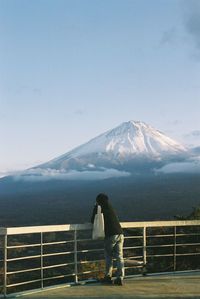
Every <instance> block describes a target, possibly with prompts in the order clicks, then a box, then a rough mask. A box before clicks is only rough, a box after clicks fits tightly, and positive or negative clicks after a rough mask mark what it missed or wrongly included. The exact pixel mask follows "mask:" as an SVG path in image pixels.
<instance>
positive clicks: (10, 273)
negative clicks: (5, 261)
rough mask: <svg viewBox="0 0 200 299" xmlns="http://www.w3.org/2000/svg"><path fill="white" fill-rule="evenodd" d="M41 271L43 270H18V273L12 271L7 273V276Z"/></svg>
mask: <svg viewBox="0 0 200 299" xmlns="http://www.w3.org/2000/svg"><path fill="white" fill-rule="evenodd" d="M38 270H41V268H33V269H23V270H17V271H11V272H7V275H13V274H19V273H25V272H34V271H38Z"/></svg>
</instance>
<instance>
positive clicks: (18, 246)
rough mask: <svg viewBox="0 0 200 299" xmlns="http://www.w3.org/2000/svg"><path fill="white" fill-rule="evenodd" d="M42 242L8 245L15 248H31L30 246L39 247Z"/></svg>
mask: <svg viewBox="0 0 200 299" xmlns="http://www.w3.org/2000/svg"><path fill="white" fill-rule="evenodd" d="M39 246H41V244H28V245H26V244H25V245H12V246H7V249H15V248H29V247H39Z"/></svg>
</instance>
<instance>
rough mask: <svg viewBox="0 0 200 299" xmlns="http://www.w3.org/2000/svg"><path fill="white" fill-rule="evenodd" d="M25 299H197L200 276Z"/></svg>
mask: <svg viewBox="0 0 200 299" xmlns="http://www.w3.org/2000/svg"><path fill="white" fill-rule="evenodd" d="M23 298H24V299H38V298H41V299H64V298H65V299H67V298H71V299H78V298H80V299H91V298H95V299H103V298H104V299H106V298H108V299H111V298H112V299H114V298H116V299H117V298H121V299H124V298H126V299H127V298H134V299H139V298H140V299H146V298H147V299H150V298H156V299H158V298H165V299H166V298H170V299H172V298H173V299H175V298H193V299H197V298H198V299H200V273H193V274H190V275H183V274H179V275H177V274H176V275H160V276H146V277H135V278H132V279H126V280H125V285H124V286H103V285H100V284H97V283H95V284H94V283H93V284H86V285H79V286H71V287H64V288H59V289H54V290H45V291H42V292H38V293H35V294H29V295H24V297H23Z"/></svg>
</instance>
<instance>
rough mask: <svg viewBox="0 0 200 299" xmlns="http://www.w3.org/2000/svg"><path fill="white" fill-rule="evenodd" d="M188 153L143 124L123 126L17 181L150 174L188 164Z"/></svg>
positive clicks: (21, 175) (20, 176)
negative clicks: (186, 162)
mask: <svg viewBox="0 0 200 299" xmlns="http://www.w3.org/2000/svg"><path fill="white" fill-rule="evenodd" d="M187 155H188V150H187V149H186V148H185V147H184V146H183V145H181V144H179V143H178V142H176V141H174V140H173V139H171V138H169V137H168V136H166V135H165V134H163V133H161V132H160V131H158V130H156V129H154V128H153V127H151V126H150V125H147V124H146V123H144V122H140V121H128V122H124V123H122V124H120V125H119V126H117V127H116V128H114V129H111V130H109V131H107V132H105V133H103V134H101V135H99V136H97V137H96V138H93V139H92V140H90V141H89V142H87V143H85V144H83V145H81V146H79V147H77V148H75V149H73V150H72V151H70V152H68V153H66V154H64V155H62V156H59V157H57V158H55V159H53V160H51V161H49V162H47V163H44V164H41V165H38V166H37V167H34V168H31V169H28V170H26V171H24V172H22V173H20V174H18V175H17V176H15V177H18V178H20V179H21V178H23V179H28V180H30V179H33V180H35V179H36V180H41V179H44V180H46V179H53V178H55V179H86V180H87V179H106V178H110V177H119V176H128V175H130V174H135V173H137V174H139V173H145V174H146V173H149V172H151V173H152V172H153V173H154V171H156V170H157V169H160V168H162V167H164V166H165V165H166V164H169V163H174V162H180V161H184V160H185V158H186V157H187Z"/></svg>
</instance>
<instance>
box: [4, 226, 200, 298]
mask: <svg viewBox="0 0 200 299" xmlns="http://www.w3.org/2000/svg"><path fill="white" fill-rule="evenodd" d="M121 225H122V227H123V229H124V233H125V243H124V259H125V266H126V267H125V273H126V276H131V275H136V274H138V273H140V274H141V272H139V271H138V269H140V268H141V267H143V266H142V265H137V267H136V266H135V264H134V261H142V262H143V264H144V265H147V270H148V273H153V272H154V273H155V272H165V273H166V272H170V271H171V272H174V271H185V270H187V271H192V270H197V269H200V265H199V262H198V261H199V255H200V221H199V220H193V221H152V222H123V223H121ZM91 229H92V226H91V224H74V225H54V226H33V227H13V228H0V247H1V251H0V252H1V256H0V290H1V292H0V296H1V297H7V296H9V294H13V293H20V292H24V291H27V290H38V289H44V288H48V287H50V286H51V287H55V286H58V285H66V284H78V283H80V282H82V281H92V280H94V279H96V278H98V277H99V275H103V270H104V266H105V265H104V250H103V241H93V240H92V239H91ZM143 274H144V273H143Z"/></svg>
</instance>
